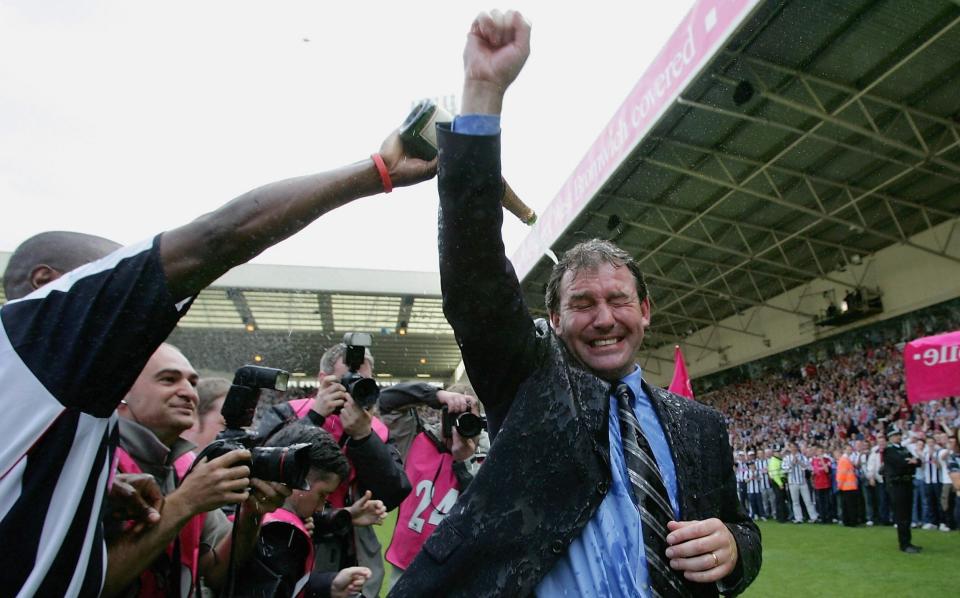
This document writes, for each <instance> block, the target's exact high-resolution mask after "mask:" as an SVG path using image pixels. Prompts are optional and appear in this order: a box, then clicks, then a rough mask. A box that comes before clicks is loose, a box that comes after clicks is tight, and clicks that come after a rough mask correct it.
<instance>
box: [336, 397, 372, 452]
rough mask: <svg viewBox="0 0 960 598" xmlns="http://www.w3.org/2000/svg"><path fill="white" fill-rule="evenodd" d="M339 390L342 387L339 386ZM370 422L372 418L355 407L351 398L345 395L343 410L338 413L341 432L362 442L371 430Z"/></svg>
mask: <svg viewBox="0 0 960 598" xmlns="http://www.w3.org/2000/svg"><path fill="white" fill-rule="evenodd" d="M341 388H343V387H342V386H341ZM372 421H373V416H371V415H370V413H368V412H367V411H364V410H363V409H361V408H360V407H357V404H356V403H355V402H354V401H353V397H351V396H350V395H347V400H346V401H345V402H344V404H343V410H342V411H341V412H340V423H341V424H343V431H344V432H346V433H347V434H348V435H349V436H350V438H352V439H354V440H363V439H364V438H366V437H367V436H369V435H370V432H371V431H372V430H373V428H372V423H371V422H372Z"/></svg>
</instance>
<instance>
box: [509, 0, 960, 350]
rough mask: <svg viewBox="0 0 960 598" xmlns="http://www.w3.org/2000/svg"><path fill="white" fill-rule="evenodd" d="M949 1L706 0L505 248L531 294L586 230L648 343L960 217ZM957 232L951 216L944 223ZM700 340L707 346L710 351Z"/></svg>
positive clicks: (954, 13) (955, 17) (956, 71)
mask: <svg viewBox="0 0 960 598" xmlns="http://www.w3.org/2000/svg"><path fill="white" fill-rule="evenodd" d="M958 97H960V8H958V6H957V5H956V4H954V3H951V2H947V1H941V0H922V1H915V2H909V3H903V2H876V1H868V0H843V1H840V0H836V1H833V0H832V1H830V2H809V1H783V2H757V1H756V0H752V1H751V0H747V1H743V0H740V1H737V0H732V1H730V2H719V1H711V0H703V1H701V2H699V3H697V5H695V6H694V8H692V9H691V11H690V13H689V15H688V16H687V19H686V20H685V21H684V22H683V23H682V24H681V25H680V27H679V28H678V29H677V31H676V32H675V33H674V35H673V38H672V39H671V41H670V42H668V44H667V45H666V46H665V47H664V49H663V50H662V52H661V54H660V56H658V58H657V59H656V60H655V61H654V63H653V64H652V65H651V66H650V68H649V69H648V70H647V71H646V73H645V74H644V75H643V77H642V78H641V80H640V81H639V82H638V83H637V85H636V87H635V88H634V90H633V91H632V92H631V94H630V96H629V97H628V98H627V100H626V101H625V102H624V104H623V105H622V107H621V109H620V110H618V112H617V113H616V114H615V115H614V116H613V118H612V119H611V121H610V124H609V125H608V126H607V128H606V129H605V130H604V131H603V133H602V134H601V135H600V137H599V138H598V139H597V141H596V142H595V144H594V145H593V146H592V147H591V148H590V149H589V150H588V152H587V154H586V156H585V157H584V158H583V161H582V162H581V163H580V165H579V166H578V168H577V169H576V171H575V172H574V173H573V174H571V175H570V177H569V178H568V180H567V181H566V182H565V183H564V185H563V187H562V189H561V191H560V192H559V193H558V195H557V196H556V198H555V199H554V200H553V203H552V204H551V205H550V206H549V207H548V208H547V210H545V211H544V213H543V214H542V216H541V221H540V223H539V224H538V225H537V228H536V229H534V231H533V233H531V235H530V236H529V237H528V238H527V239H526V240H525V241H524V243H523V245H522V246H521V248H520V250H519V251H518V252H517V253H516V254H515V255H514V257H513V259H514V263H515V264H516V266H517V269H518V272H519V273H520V274H521V276H523V280H524V288H525V292H526V295H527V301H528V304H529V305H531V306H541V305H542V296H543V295H542V294H543V289H544V285H545V284H546V281H547V279H548V276H549V272H550V267H551V265H552V262H551V261H550V259H547V258H546V257H545V254H546V253H547V252H548V250H550V251H552V252H554V253H556V254H560V253H562V251H563V250H565V249H566V248H568V247H570V246H572V245H573V244H575V243H577V242H579V241H581V240H584V239H588V238H592V237H603V238H608V239H611V240H613V241H614V242H616V243H618V244H619V245H620V246H622V247H623V248H624V249H627V250H629V251H630V252H631V253H632V254H633V255H634V256H636V258H637V259H638V260H639V262H640V264H641V267H642V268H643V270H644V271H645V273H646V274H647V276H648V277H649V283H650V285H651V287H652V298H653V302H654V306H655V307H654V313H655V317H654V320H653V324H652V327H651V330H650V331H649V332H648V341H647V342H648V345H649V346H653V347H657V346H662V345H665V344H668V343H669V344H673V343H675V342H678V341H680V340H681V339H683V338H684V337H686V336H688V335H689V334H690V333H691V331H696V330H699V329H702V328H704V327H707V326H715V327H719V328H724V329H728V330H735V331H736V332H738V333H742V334H743V335H747V336H757V337H758V336H762V333H759V332H757V331H755V330H751V329H750V328H749V322H743V325H742V326H739V325H731V324H730V320H727V321H726V323H721V322H722V321H724V320H725V319H727V318H729V317H730V316H732V315H734V314H738V313H741V312H742V311H743V310H746V309H748V308H751V307H756V306H764V307H766V308H770V309H777V310H782V311H789V312H793V313H795V314H796V315H797V316H798V317H799V318H808V319H812V318H813V316H814V315H815V314H812V313H806V312H803V311H801V310H798V309H796V310H795V309H789V308H784V307H783V306H781V305H776V306H775V305H772V304H770V303H769V300H770V299H771V298H773V297H775V296H777V295H781V294H783V293H785V292H787V290H788V289H793V288H795V287H798V286H801V285H804V284H806V283H808V282H809V281H811V280H813V279H821V280H823V279H825V280H832V281H833V282H835V283H837V284H838V285H841V286H843V287H850V285H851V281H850V280H849V279H846V278H844V279H843V280H840V279H831V274H830V273H831V272H832V271H836V270H838V269H841V270H842V269H843V267H844V266H845V265H847V264H859V263H860V261H861V260H862V259H863V258H864V257H865V256H867V255H870V254H872V253H874V252H876V251H877V250H879V249H881V248H884V247H887V246H890V245H893V244H903V245H906V246H915V247H917V248H918V249H921V250H922V251H923V252H925V253H926V254H927V255H929V256H933V255H938V256H941V257H945V258H946V259H949V260H952V261H953V262H960V258H957V257H956V256H955V255H948V254H947V252H946V248H947V247H948V245H949V243H950V239H949V238H948V239H946V240H944V241H943V242H942V245H941V246H927V245H923V246H918V245H916V244H915V243H913V242H912V241H911V240H910V237H911V236H913V235H915V234H916V233H919V232H921V231H925V230H927V229H930V228H931V227H932V226H934V225H936V224H937V223H940V222H944V221H946V220H950V219H955V218H957V217H958V216H960V200H958V190H960V123H958V106H960V105H958V103H957V98H958ZM954 228H955V227H954ZM707 348H710V347H707Z"/></svg>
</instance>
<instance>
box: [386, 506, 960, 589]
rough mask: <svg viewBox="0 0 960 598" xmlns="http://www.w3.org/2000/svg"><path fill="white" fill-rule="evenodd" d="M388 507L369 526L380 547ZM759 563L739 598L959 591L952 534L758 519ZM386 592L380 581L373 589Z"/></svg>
mask: <svg viewBox="0 0 960 598" xmlns="http://www.w3.org/2000/svg"><path fill="white" fill-rule="evenodd" d="M396 520H397V518H396V511H394V512H393V513H391V514H390V517H389V518H388V519H387V520H386V521H385V522H384V524H383V525H382V526H379V527H377V528H376V531H377V536H378V537H379V538H380V542H381V544H383V549H384V551H386V549H387V546H388V544H389V542H390V536H391V535H392V534H393V527H394V525H395V524H396ZM759 525H760V530H761V533H762V534H763V567H762V568H761V569H760V576H759V577H757V579H756V580H755V581H754V582H753V584H752V585H751V586H750V588H749V589H748V590H747V591H746V592H745V593H744V594H742V595H743V596H745V597H747V598H766V597H768V596H778V597H779V596H784V597H790V598H792V597H795V596H796V597H805V596H811V597H820V596H837V597H839V598H859V597H864V598H867V597H869V598H887V597H889V598H912V597H914V596H916V597H917V598H926V597H938V596H960V532H956V531H953V532H949V533H946V532H940V531H925V530H916V529H915V530H913V543H914V544H917V545H920V546H923V552H922V553H921V554H915V555H914V554H904V553H902V552H900V551H899V550H897V532H896V530H895V529H894V528H892V527H858V528H845V527H843V526H839V525H811V524H803V525H796V524H793V523H783V524H781V523H771V522H761V523H760V524H759ZM386 567H387V576H386V579H389V578H390V564H389V563H386ZM380 595H381V596H386V595H387V592H386V584H384V590H383V591H382V592H381V594H380Z"/></svg>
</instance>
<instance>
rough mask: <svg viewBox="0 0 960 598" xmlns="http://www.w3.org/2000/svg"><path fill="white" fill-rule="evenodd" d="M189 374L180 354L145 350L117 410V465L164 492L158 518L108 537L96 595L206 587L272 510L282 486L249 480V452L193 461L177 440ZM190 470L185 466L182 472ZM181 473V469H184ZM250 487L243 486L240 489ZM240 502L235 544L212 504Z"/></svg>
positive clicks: (240, 556) (167, 348)
mask: <svg viewBox="0 0 960 598" xmlns="http://www.w3.org/2000/svg"><path fill="white" fill-rule="evenodd" d="M197 379H198V376H197V373H196V371H194V369H193V366H191V365H190V362H189V361H188V360H187V358H186V357H184V355H183V354H182V353H180V351H179V350H177V349H176V348H175V347H173V346H172V345H168V344H163V345H161V346H160V348H159V349H157V350H156V352H154V354H153V356H152V357H151V358H150V360H149V361H148V362H147V365H146V366H145V367H144V369H143V371H142V372H141V373H140V376H139V377H138V378H137V380H136V381H135V382H134V384H133V386H132V387H131V388H130V391H129V392H128V393H127V395H126V397H125V398H124V399H123V401H122V404H121V406H120V407H119V409H118V411H119V414H120V416H121V420H120V448H118V449H117V456H118V467H119V469H120V470H121V471H124V472H126V473H141V472H143V473H148V474H150V475H152V476H153V477H154V478H155V479H156V481H157V483H158V484H159V485H160V490H161V491H162V492H163V494H164V495H165V500H164V503H163V507H162V509H161V511H160V515H161V517H160V522H159V523H158V524H157V525H156V526H155V527H153V528H150V529H149V530H147V531H146V532H143V533H141V534H137V533H134V532H130V531H119V530H118V531H117V533H116V534H114V535H115V537H112V538H108V545H107V548H108V556H109V559H108V567H107V577H106V581H105V585H104V588H103V596H113V595H117V594H120V593H121V592H123V593H124V594H126V595H137V596H165V595H176V596H189V595H191V588H193V587H196V586H197V584H198V581H199V578H200V577H203V578H204V582H205V583H206V584H207V585H209V586H211V587H214V588H219V587H221V586H222V585H223V584H224V582H225V580H226V574H227V565H228V563H229V560H230V551H234V555H233V556H234V558H235V559H236V561H237V562H243V561H244V560H245V559H247V558H248V557H249V556H250V554H251V551H252V548H253V544H254V542H255V541H256V537H257V530H258V528H259V524H260V517H261V516H262V515H263V514H265V513H268V512H270V511H273V510H274V509H276V508H277V507H279V506H280V505H281V504H282V502H283V499H284V497H286V496H289V494H290V491H289V490H288V489H287V488H285V487H284V486H283V485H282V484H278V483H275V482H264V481H261V480H258V479H256V478H250V477H249V475H250V469H249V467H248V466H247V465H245V464H244V462H246V461H248V460H249V459H250V453H249V452H248V451H243V450H236V451H232V452H229V453H226V454H224V455H222V456H220V457H217V458H216V459H213V460H211V461H207V460H206V459H203V460H201V461H200V462H197V463H196V464H194V462H193V454H192V453H191V452H190V450H191V449H192V448H194V445H193V444H192V443H190V442H188V441H186V440H184V439H183V438H181V437H180V434H182V433H183V432H184V431H186V430H188V429H189V428H190V427H191V426H192V425H193V422H194V418H195V414H196V408H197V401H198V399H197V393H196V388H195V385H196V383H197ZM191 466H193V468H192V471H190V468H191ZM188 471H189V475H187V473H188ZM248 488H252V490H253V491H252V492H250V491H248ZM231 504H240V505H241V506H240V509H239V512H238V514H237V518H238V525H237V536H236V543H235V544H233V543H232V542H231V539H230V523H229V521H228V520H227V518H226V516H225V515H224V514H223V512H222V511H220V507H223V506H226V505H231Z"/></svg>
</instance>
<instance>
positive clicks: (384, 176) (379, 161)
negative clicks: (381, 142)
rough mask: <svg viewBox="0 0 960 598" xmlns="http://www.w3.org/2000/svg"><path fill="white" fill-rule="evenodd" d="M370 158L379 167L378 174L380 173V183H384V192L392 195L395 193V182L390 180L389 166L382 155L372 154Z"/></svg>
mask: <svg viewBox="0 0 960 598" xmlns="http://www.w3.org/2000/svg"><path fill="white" fill-rule="evenodd" d="M370 157H371V158H372V159H373V163H374V165H376V167H377V172H379V173H380V181H381V182H383V192H384V193H390V192H391V191H393V181H391V180H390V173H389V172H388V171H387V165H386V164H385V163H384V161H383V156H381V155H380V154H370Z"/></svg>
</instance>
